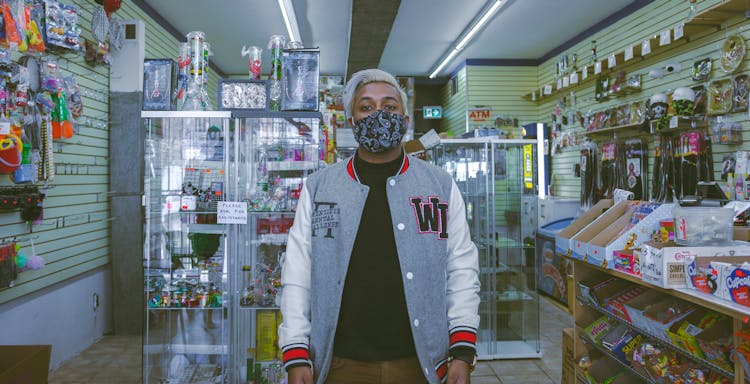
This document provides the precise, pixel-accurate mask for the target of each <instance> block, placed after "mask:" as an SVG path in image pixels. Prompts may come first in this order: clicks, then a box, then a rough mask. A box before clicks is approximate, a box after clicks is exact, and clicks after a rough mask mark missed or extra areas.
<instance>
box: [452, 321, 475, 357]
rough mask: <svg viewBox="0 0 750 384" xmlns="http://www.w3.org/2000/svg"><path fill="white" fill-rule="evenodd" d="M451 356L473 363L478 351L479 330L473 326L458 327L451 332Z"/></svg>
mask: <svg viewBox="0 0 750 384" xmlns="http://www.w3.org/2000/svg"><path fill="white" fill-rule="evenodd" d="M449 353H450V356H451V357H452V358H454V359H458V360H463V361H466V362H467V363H469V364H471V362H472V361H473V360H474V356H475V355H476V353H477V330H476V329H475V328H471V327H456V328H453V329H452V330H451V332H450V351H449Z"/></svg>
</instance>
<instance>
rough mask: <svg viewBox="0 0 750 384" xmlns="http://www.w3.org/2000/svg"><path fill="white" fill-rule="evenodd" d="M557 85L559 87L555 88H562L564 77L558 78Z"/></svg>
mask: <svg viewBox="0 0 750 384" xmlns="http://www.w3.org/2000/svg"><path fill="white" fill-rule="evenodd" d="M556 85H557V88H555V89H557V90H560V89H562V79H557V84H556Z"/></svg>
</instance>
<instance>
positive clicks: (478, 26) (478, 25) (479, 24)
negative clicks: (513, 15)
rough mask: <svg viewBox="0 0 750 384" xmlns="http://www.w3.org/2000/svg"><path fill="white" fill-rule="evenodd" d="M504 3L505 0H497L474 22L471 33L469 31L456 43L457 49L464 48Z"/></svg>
mask: <svg viewBox="0 0 750 384" xmlns="http://www.w3.org/2000/svg"><path fill="white" fill-rule="evenodd" d="M502 4H503V0H497V1H495V4H492V6H491V7H490V9H489V10H488V11H487V12H486V13H485V14H484V15H482V18H480V19H479V22H477V23H476V24H474V26H473V27H471V30H470V31H469V33H467V34H466V36H464V38H463V39H461V41H459V42H458V44H456V49H458V50H461V49H463V48H464V46H465V45H466V44H467V43H468V42H469V40H471V38H472V36H474V34H475V33H477V31H478V30H480V29H481V28H482V27H483V26H484V24H485V23H487V21H488V20H489V19H490V18H491V17H492V15H494V14H495V11H497V9H498V8H500V5H502Z"/></svg>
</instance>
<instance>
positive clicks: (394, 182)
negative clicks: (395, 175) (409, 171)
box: [388, 179, 396, 187]
mask: <svg viewBox="0 0 750 384" xmlns="http://www.w3.org/2000/svg"><path fill="white" fill-rule="evenodd" d="M388 184H390V185H391V187H392V186H394V185H396V180H393V179H391V180H390V181H389V182H388Z"/></svg>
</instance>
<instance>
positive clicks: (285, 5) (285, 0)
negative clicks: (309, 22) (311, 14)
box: [279, 0, 302, 42]
mask: <svg viewBox="0 0 750 384" xmlns="http://www.w3.org/2000/svg"><path fill="white" fill-rule="evenodd" d="M279 8H281V16H282V17H283V18H284V25H286V32H287V33H288V34H289V41H299V42H301V41H302V36H300V34H299V26H297V16H296V15H295V13H294V6H293V5H292V0H279Z"/></svg>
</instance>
